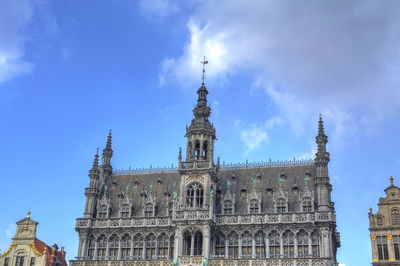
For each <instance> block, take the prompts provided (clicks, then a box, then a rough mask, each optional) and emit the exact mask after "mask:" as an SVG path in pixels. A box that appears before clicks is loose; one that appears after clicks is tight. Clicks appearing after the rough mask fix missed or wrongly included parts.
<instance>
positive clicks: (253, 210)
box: [249, 199, 260, 214]
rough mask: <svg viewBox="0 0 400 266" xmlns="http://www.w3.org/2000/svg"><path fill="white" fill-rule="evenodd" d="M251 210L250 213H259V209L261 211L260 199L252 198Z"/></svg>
mask: <svg viewBox="0 0 400 266" xmlns="http://www.w3.org/2000/svg"><path fill="white" fill-rule="evenodd" d="M249 210H250V213H251V214H255V213H259V211H260V204H259V202H258V200H256V199H252V200H251V201H250V206H249Z"/></svg>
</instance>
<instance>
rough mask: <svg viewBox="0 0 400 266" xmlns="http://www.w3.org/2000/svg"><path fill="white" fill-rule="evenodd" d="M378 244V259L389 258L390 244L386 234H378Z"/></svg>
mask: <svg viewBox="0 0 400 266" xmlns="http://www.w3.org/2000/svg"><path fill="white" fill-rule="evenodd" d="M376 244H377V246H378V259H379V260H388V259H389V253H388V246H387V238H386V236H377V237H376Z"/></svg>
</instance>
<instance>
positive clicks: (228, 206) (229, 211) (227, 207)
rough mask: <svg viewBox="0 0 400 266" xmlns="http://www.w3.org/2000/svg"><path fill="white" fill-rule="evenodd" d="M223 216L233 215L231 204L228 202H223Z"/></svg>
mask: <svg viewBox="0 0 400 266" xmlns="http://www.w3.org/2000/svg"><path fill="white" fill-rule="evenodd" d="M224 214H233V203H232V201H230V200H226V201H225V202H224Z"/></svg>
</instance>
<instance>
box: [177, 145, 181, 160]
mask: <svg viewBox="0 0 400 266" xmlns="http://www.w3.org/2000/svg"><path fill="white" fill-rule="evenodd" d="M178 160H179V161H182V149H181V147H179V155H178Z"/></svg>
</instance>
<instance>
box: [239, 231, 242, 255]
mask: <svg viewBox="0 0 400 266" xmlns="http://www.w3.org/2000/svg"><path fill="white" fill-rule="evenodd" d="M238 243H239V259H241V258H242V235H239V241H238Z"/></svg>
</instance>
